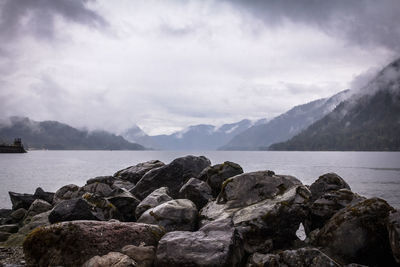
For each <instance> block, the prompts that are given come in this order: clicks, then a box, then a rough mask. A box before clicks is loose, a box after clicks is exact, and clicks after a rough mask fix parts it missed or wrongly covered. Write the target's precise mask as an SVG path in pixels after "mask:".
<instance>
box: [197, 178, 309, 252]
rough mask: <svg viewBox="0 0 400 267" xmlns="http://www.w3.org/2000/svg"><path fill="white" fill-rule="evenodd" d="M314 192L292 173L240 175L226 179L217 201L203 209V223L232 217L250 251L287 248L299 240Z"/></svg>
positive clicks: (246, 248)
mask: <svg viewBox="0 0 400 267" xmlns="http://www.w3.org/2000/svg"><path fill="white" fill-rule="evenodd" d="M310 196H311V193H310V192H309V190H308V189H307V188H306V187H305V186H303V185H302V184H301V182H300V181H299V180H298V179H296V178H294V177H292V176H282V175H274V174H273V173H272V172H269V171H264V172H253V173H245V174H242V175H237V176H235V177H233V178H229V179H227V180H226V181H225V182H224V185H223V187H222V191H221V193H220V195H219V197H218V199H217V200H216V201H212V202H209V203H208V204H207V205H206V206H205V207H204V208H203V209H202V210H201V212H200V218H201V219H202V221H201V225H205V224H207V223H209V222H211V221H215V220H219V219H224V218H232V220H233V223H234V225H235V227H236V228H237V229H238V230H239V232H240V234H241V235H242V237H243V240H244V244H245V250H246V251H247V252H248V253H254V252H263V253H267V252H268V250H269V249H271V245H268V246H266V244H270V243H271V242H272V247H273V248H275V249H278V248H287V247H288V246H290V244H291V243H292V242H293V241H294V240H297V236H296V231H297V229H298V228H299V225H300V223H301V222H302V221H304V219H305V218H306V217H307V215H308V210H307V207H306V204H307V202H308V199H309V198H310Z"/></svg>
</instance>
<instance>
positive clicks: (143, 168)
mask: <svg viewBox="0 0 400 267" xmlns="http://www.w3.org/2000/svg"><path fill="white" fill-rule="evenodd" d="M164 165H165V164H164V163H163V162H161V161H159V160H150V161H146V162H142V163H139V164H136V165H135V166H130V167H128V168H125V169H123V170H120V171H118V172H116V173H115V174H114V177H116V178H120V179H122V180H127V181H129V182H131V183H133V184H136V183H137V182H138V181H139V180H140V179H141V178H142V177H143V175H145V174H146V172H148V171H150V170H152V169H155V168H159V167H162V166H164Z"/></svg>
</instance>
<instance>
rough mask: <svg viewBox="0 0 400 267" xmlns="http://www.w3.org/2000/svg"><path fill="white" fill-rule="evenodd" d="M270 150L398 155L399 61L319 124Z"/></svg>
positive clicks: (379, 74)
mask: <svg viewBox="0 0 400 267" xmlns="http://www.w3.org/2000/svg"><path fill="white" fill-rule="evenodd" d="M270 149H271V150H344V151H348V150H353V151H400V59H398V60H396V61H394V62H392V63H391V64H390V65H388V66H387V67H386V68H384V69H383V70H382V71H381V72H379V73H378V75H377V76H376V77H375V78H374V79H373V80H372V81H370V82H369V83H368V84H367V85H366V86H365V87H364V88H362V89H361V90H360V91H359V92H357V93H356V94H354V95H353V96H352V97H350V98H349V99H347V100H345V101H343V102H342V103H341V104H340V105H338V106H337V107H336V108H335V109H334V110H333V111H332V112H331V113H329V114H327V115H326V116H324V117H323V118H322V119H321V120H319V121H317V122H315V123H314V124H312V125H310V126H309V127H308V128H307V129H306V130H304V131H303V132H301V133H300V134H298V135H296V136H295V137H293V138H292V139H290V140H288V141H286V142H281V143H277V144H273V145H271V147H270Z"/></svg>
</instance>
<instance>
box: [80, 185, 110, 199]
mask: <svg viewBox="0 0 400 267" xmlns="http://www.w3.org/2000/svg"><path fill="white" fill-rule="evenodd" d="M81 191H83V192H85V193H92V194H95V195H97V196H100V197H108V196H110V195H111V193H112V192H113V190H112V188H111V186H109V185H108V184H105V183H99V182H93V183H90V184H87V185H85V186H84V187H82V188H81Z"/></svg>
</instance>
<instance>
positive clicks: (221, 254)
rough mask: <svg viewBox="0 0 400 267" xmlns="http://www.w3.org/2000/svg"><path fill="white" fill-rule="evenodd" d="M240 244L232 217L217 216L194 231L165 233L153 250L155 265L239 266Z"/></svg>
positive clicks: (241, 246)
mask: <svg viewBox="0 0 400 267" xmlns="http://www.w3.org/2000/svg"><path fill="white" fill-rule="evenodd" d="M243 255H244V251H243V244H242V242H241V239H240V237H239V234H238V232H237V231H236V230H235V228H234V227H233V225H232V223H231V220H229V219H227V220H220V221H216V222H212V223H210V224H209V225H206V226H204V227H203V228H201V229H200V230H199V231H196V232H186V231H176V232H170V233H167V234H166V235H164V237H163V238H162V239H161V240H160V242H159V244H158V248H157V254H156V266H171V267H174V266H176V267H178V266H204V267H205V266H215V267H220V266H226V267H230V266H239V264H240V262H241V260H242V257H243Z"/></svg>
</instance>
